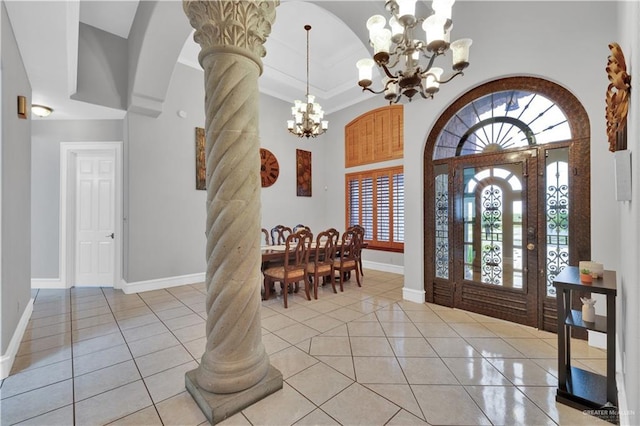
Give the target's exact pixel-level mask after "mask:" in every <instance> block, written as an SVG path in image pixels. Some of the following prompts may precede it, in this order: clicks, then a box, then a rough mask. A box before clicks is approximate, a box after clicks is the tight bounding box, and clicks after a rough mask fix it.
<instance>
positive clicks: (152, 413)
mask: <svg viewBox="0 0 640 426" xmlns="http://www.w3.org/2000/svg"><path fill="white" fill-rule="evenodd" d="M140 425H144V426H162V421H161V420H160V417H159V416H158V412H157V411H156V408H155V407H147V408H143V409H142V410H140V411H136V412H135V413H133V414H129V415H128V416H126V417H122V418H120V419H118V420H116V421H115V422H113V423H109V426H140Z"/></svg>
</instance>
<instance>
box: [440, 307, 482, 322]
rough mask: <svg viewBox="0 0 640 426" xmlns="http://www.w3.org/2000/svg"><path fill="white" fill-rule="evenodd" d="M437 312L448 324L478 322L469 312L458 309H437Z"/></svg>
mask: <svg viewBox="0 0 640 426" xmlns="http://www.w3.org/2000/svg"><path fill="white" fill-rule="evenodd" d="M436 314H438V316H439V317H440V318H442V320H443V321H444V322H446V323H447V324H451V323H454V322H477V321H476V320H475V318H473V317H472V316H471V315H469V313H467V312H465V311H461V310H458V309H450V310H441V311H436Z"/></svg>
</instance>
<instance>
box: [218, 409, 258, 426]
mask: <svg viewBox="0 0 640 426" xmlns="http://www.w3.org/2000/svg"><path fill="white" fill-rule="evenodd" d="M218 425H219V426H251V423H249V420H247V418H246V417H245V416H244V414H242V412H240V413H236V414H234V415H233V416H231V417H229V418H227V419H225V420H223V421H221V422H220V423H218Z"/></svg>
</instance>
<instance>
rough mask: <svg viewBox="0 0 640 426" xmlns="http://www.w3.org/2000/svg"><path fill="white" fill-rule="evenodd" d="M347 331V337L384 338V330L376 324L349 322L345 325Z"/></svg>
mask: <svg viewBox="0 0 640 426" xmlns="http://www.w3.org/2000/svg"><path fill="white" fill-rule="evenodd" d="M347 330H348V332H349V336H378V337H384V330H383V329H382V326H381V325H380V323H378V322H359V321H354V322H350V323H347Z"/></svg>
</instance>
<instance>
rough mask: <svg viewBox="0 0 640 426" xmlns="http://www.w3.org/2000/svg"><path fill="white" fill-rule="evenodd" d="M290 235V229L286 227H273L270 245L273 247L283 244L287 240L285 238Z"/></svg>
mask: <svg viewBox="0 0 640 426" xmlns="http://www.w3.org/2000/svg"><path fill="white" fill-rule="evenodd" d="M292 233H293V231H291V228H289V227H288V226H284V225H276V226H274V227H273V228H271V244H273V245H274V246H279V245H281V244H284V243H285V241H286V240H287V237H288V236H289V235H291V234H292Z"/></svg>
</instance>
